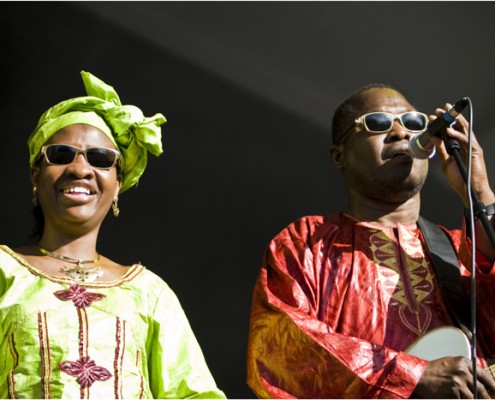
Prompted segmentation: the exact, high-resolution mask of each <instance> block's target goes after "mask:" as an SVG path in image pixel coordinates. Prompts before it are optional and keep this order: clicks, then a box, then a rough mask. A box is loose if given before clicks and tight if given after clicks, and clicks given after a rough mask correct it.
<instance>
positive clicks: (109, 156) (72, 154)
mask: <svg viewBox="0 0 495 400" xmlns="http://www.w3.org/2000/svg"><path fill="white" fill-rule="evenodd" d="M79 154H82V155H83V156H84V158H86V161H87V162H88V164H89V165H91V166H92V167H94V168H98V169H109V168H112V167H113V166H114V165H115V163H116V162H117V161H118V160H119V158H120V153H119V152H118V151H117V150H114V149H108V148H106V147H89V148H87V149H79V148H77V147H74V146H71V145H68V144H48V145H45V146H43V147H42V148H41V153H40V157H41V155H44V156H45V159H46V162H47V163H48V164H51V165H68V164H70V163H72V162H73V161H74V160H75V158H76V157H77V156H78V155H79ZM38 159H39V158H38Z"/></svg>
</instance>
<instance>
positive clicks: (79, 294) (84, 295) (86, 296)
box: [54, 284, 105, 308]
mask: <svg viewBox="0 0 495 400" xmlns="http://www.w3.org/2000/svg"><path fill="white" fill-rule="evenodd" d="M54 294H55V296H56V297H57V298H58V299H60V300H62V301H67V300H72V301H73V302H74V305H75V306H76V307H78V308H84V307H89V306H90V305H91V304H92V303H93V302H94V301H98V300H101V299H103V298H104V297H105V295H104V294H101V293H92V292H88V291H87V290H86V288H84V287H82V286H79V285H78V284H74V285H71V287H70V288H69V289H66V290H59V291H58V292H55V293H54Z"/></svg>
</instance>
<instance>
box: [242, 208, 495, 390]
mask: <svg viewBox="0 0 495 400" xmlns="http://www.w3.org/2000/svg"><path fill="white" fill-rule="evenodd" d="M449 235H450V236H451V239H452V241H453V242H454V243H455V246H456V248H458V247H459V244H460V243H461V238H462V233H461V231H453V232H449ZM424 249H425V247H424V244H423V241H422V236H421V233H420V231H419V229H418V228H417V227H416V225H413V226H405V225H399V226H398V227H397V228H396V229H395V230H394V229H393V228H386V227H382V226H379V225H373V224H369V223H363V222H357V221H355V220H353V219H352V218H350V217H348V216H346V215H344V214H334V215H331V216H329V217H319V216H318V217H305V218H302V219H300V220H298V221H296V222H294V223H293V224H291V225H289V226H288V227H287V228H286V229H284V230H283V231H282V232H281V233H280V234H278V235H277V236H276V237H275V238H274V239H273V240H272V242H271V243H270V245H269V247H268V249H267V251H266V254H265V257H264V259H263V265H262V268H261V272H260V275H259V278H258V280H257V282H256V285H255V289H254V295H253V303H252V310H251V322H250V332H249V343H248V361H247V382H248V384H249V386H250V387H251V389H252V390H253V391H254V393H255V394H256V395H257V396H258V397H263V398H408V397H409V396H410V395H411V393H412V392H413V390H414V388H415V386H416V384H417V381H418V380H419V378H420V376H421V374H422V373H423V371H424V368H425V366H426V361H424V360H422V359H420V358H417V357H414V356H411V355H409V354H407V353H406V351H405V350H406V348H407V347H408V346H409V345H410V344H411V342H413V341H414V340H415V339H417V338H418V337H420V336H422V335H423V334H425V333H426V332H427V331H429V330H431V329H433V328H435V327H438V326H442V325H452V321H451V318H450V317H449V314H448V312H447V310H446V307H445V304H444V301H443V297H442V293H441V292H440V289H439V286H438V281H437V278H436V276H435V274H434V272H433V269H432V266H431V264H430V262H429V259H428V257H427V256H425V250H424ZM466 249H467V248H466ZM466 249H465V251H464V255H465V256H467V255H468V254H469V251H468V250H469V249H467V250H466ZM483 262H484V266H483V268H482V270H483V271H484V273H481V272H479V275H478V280H479V282H480V285H479V289H478V299H479V300H480V304H482V303H481V301H487V299H488V298H490V296H492V297H491V298H493V294H494V293H493V291H494V290H493V288H494V287H495V286H494V285H493V284H491V281H493V279H494V274H493V265H489V263H487V262H486V260H484V261H483ZM461 271H462V274H463V276H466V277H468V276H469V271H468V270H467V269H466V268H464V267H463V266H461ZM487 283H488V284H487ZM466 285H468V286H469V279H467V281H466ZM493 303H495V302H491V303H489V304H488V306H487V307H485V308H484V309H483V311H482V312H480V313H479V315H478V322H479V325H480V327H483V329H480V328H479V329H478V344H479V347H480V350H479V352H478V354H481V352H482V351H484V352H485V354H486V355H487V356H489V354H488V352H487V347H486V344H487V343H489V341H492V343H493V338H495V326H493V325H494V324H493V323H490V324H489V326H487V325H488V324H487V321H494V320H495V319H494V316H495V305H492V304H493ZM480 330H481V331H482V332H480ZM491 356H492V355H490V357H491ZM481 365H483V366H484V365H486V364H485V363H484V361H483V360H482V361H481Z"/></svg>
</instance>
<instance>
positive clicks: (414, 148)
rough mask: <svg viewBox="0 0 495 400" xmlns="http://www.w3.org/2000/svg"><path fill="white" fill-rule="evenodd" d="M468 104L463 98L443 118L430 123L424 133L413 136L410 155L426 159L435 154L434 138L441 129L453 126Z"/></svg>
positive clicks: (410, 141) (465, 98)
mask: <svg viewBox="0 0 495 400" xmlns="http://www.w3.org/2000/svg"><path fill="white" fill-rule="evenodd" d="M467 104H468V98H467V97H463V98H462V99H461V100H459V101H458V102H457V103H455V104H454V105H453V106H452V107H451V108H450V109H449V110H447V111H446V112H445V113H443V115H442V116H440V117H438V118H437V119H435V120H434V121H433V122H431V123H429V124H428V127H427V128H426V130H425V131H424V132H421V133H417V134H416V135H413V136H412V137H411V139H409V153H410V154H411V157H414V158H421V159H425V158H429V157H430V156H432V155H433V154H434V153H435V146H434V145H433V143H432V142H431V138H432V136H437V134H438V132H439V131H440V130H441V129H443V128H445V127H447V126H450V125H452V124H453V123H454V122H455V120H456V118H457V116H458V115H459V114H460V113H461V112H462V110H464V108H466V106H467Z"/></svg>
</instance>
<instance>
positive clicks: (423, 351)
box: [406, 326, 471, 361]
mask: <svg viewBox="0 0 495 400" xmlns="http://www.w3.org/2000/svg"><path fill="white" fill-rule="evenodd" d="M406 352H407V353H408V354H411V355H413V356H416V357H419V358H422V359H424V360H426V361H431V360H435V359H437V358H441V357H448V356H451V357H453V356H463V357H466V358H471V344H470V343H469V340H468V338H467V337H466V335H465V334H464V332H462V331H461V330H460V329H458V328H455V327H453V326H442V327H440V328H436V329H433V330H432V331H430V332H428V333H427V334H426V335H424V336H421V337H420V338H418V339H417V340H415V341H414V342H413V343H412V344H411V345H410V346H409V347H408V348H407V349H406Z"/></svg>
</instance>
